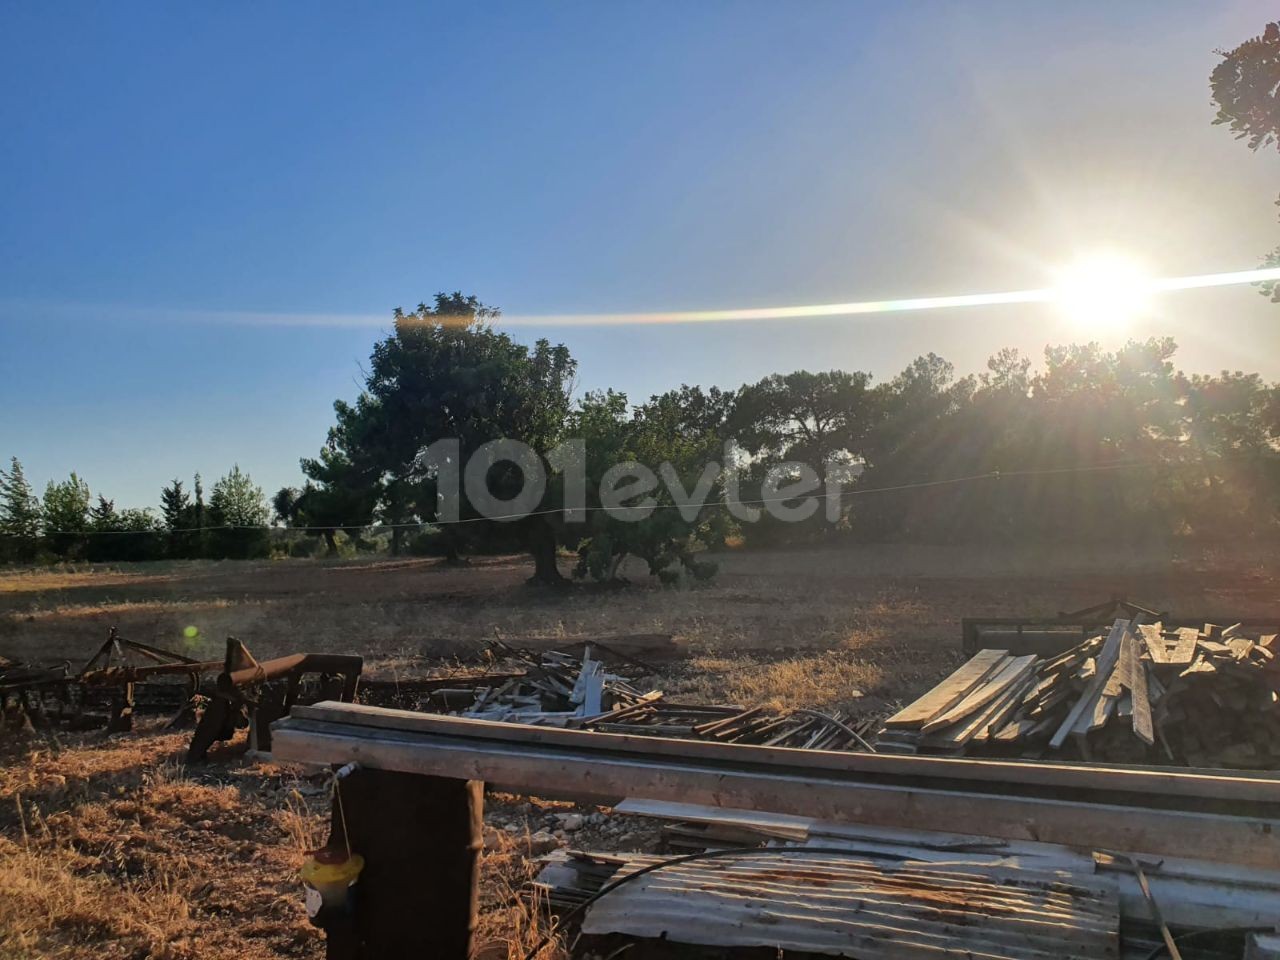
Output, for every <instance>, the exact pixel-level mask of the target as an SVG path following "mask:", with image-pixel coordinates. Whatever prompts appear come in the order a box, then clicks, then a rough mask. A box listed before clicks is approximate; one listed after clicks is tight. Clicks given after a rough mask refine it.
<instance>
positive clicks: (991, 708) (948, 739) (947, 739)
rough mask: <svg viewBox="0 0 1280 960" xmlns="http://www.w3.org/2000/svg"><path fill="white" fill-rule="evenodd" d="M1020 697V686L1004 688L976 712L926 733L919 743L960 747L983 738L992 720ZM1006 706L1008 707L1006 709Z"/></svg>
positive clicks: (1015, 704)
mask: <svg viewBox="0 0 1280 960" xmlns="http://www.w3.org/2000/svg"><path fill="white" fill-rule="evenodd" d="M1024 682H1025V681H1024ZM1021 698H1022V688H1021V687H1020V686H1014V687H1010V688H1006V689H1005V691H1004V693H1002V694H1000V695H999V696H998V697H997V698H996V699H995V700H993V701H991V702H990V703H988V704H986V705H985V706H983V707H981V708H980V709H979V710H978V712H977V713H975V714H973V715H971V716H969V717H966V718H965V719H963V720H961V721H960V722H959V723H956V724H954V725H953V726H951V727H950V728H949V729H946V730H940V731H938V732H936V733H932V734H927V735H926V736H925V737H924V738H923V739H922V740H921V743H923V744H927V745H929V746H937V747H962V746H964V745H965V744H966V743H968V742H969V741H970V740H985V739H986V736H987V734H986V731H987V728H988V727H989V726H990V725H991V723H992V722H993V720H994V719H995V718H996V717H998V716H1000V715H1002V714H1003V715H1007V713H1010V712H1012V710H1013V709H1016V708H1017V706H1018V703H1019V701H1020V700H1021ZM1006 708H1009V709H1008V710H1007V711H1006Z"/></svg>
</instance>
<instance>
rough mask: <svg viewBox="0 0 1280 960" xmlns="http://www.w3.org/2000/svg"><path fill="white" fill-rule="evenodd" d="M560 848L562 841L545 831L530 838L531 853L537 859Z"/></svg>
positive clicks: (540, 831)
mask: <svg viewBox="0 0 1280 960" xmlns="http://www.w3.org/2000/svg"><path fill="white" fill-rule="evenodd" d="M559 847H560V841H559V840H557V839H556V838H555V837H553V836H552V835H551V834H549V833H547V832H546V831H545V830H539V831H538V832H537V833H535V834H534V835H533V836H531V837H530V838H529V852H530V853H531V854H533V855H534V856H535V857H536V856H539V855H541V854H544V853H550V852H551V851H552V850H557V849H559Z"/></svg>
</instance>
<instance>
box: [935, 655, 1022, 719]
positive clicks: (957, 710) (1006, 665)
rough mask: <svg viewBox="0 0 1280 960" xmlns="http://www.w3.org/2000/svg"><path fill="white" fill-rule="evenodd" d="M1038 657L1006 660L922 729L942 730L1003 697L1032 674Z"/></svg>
mask: <svg viewBox="0 0 1280 960" xmlns="http://www.w3.org/2000/svg"><path fill="white" fill-rule="evenodd" d="M1037 659H1039V658H1038V657H1036V655H1035V654H1034V653H1032V654H1028V655H1027V656H1025V657H1011V658H1010V659H1008V660H1005V661H1004V662H1003V663H1002V664H1001V666H1000V669H999V670H998V671H997V672H996V673H994V674H992V675H991V677H990V679H987V680H984V681H983V682H982V684H981V686H979V687H978V689H976V690H974V691H973V692H972V693H970V694H969V695H968V696H967V697H965V698H964V699H963V700H961V701H960V702H959V703H957V704H956V705H955V706H953V707H951V708H950V709H949V710H946V711H944V712H942V713H940V714H938V716H936V717H934V718H933V719H932V720H930V721H928V722H927V723H925V724H924V726H922V727H921V728H920V729H921V730H923V731H924V732H925V733H932V732H933V731H934V730H941V729H943V728H945V727H949V726H951V725H952V724H953V723H957V722H959V721H961V720H963V719H965V718H966V717H969V716H972V715H973V714H974V713H976V712H978V711H979V710H981V709H982V708H983V707H985V706H986V705H987V704H989V703H991V701H993V700H996V699H998V698H1000V697H1002V696H1003V695H1004V693H1005V692H1006V691H1007V690H1008V689H1009V688H1010V687H1011V686H1013V685H1014V684H1019V682H1020V681H1021V680H1022V679H1023V678H1025V677H1027V676H1030V674H1031V671H1032V668H1033V667H1034V666H1035V662H1036V660H1037Z"/></svg>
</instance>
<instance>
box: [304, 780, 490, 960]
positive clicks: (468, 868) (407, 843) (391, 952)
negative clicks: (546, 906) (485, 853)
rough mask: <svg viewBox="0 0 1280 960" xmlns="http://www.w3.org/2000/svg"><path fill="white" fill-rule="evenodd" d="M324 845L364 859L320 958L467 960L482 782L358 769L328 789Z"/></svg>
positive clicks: (472, 926) (474, 903)
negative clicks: (332, 798) (334, 794)
mask: <svg viewBox="0 0 1280 960" xmlns="http://www.w3.org/2000/svg"><path fill="white" fill-rule="evenodd" d="M338 789H339V791H340V793H341V810H339V808H338V804H337V803H335V804H334V809H333V815H332V820H331V840H330V844H331V845H332V846H341V845H342V836H343V823H344V822H345V824H346V835H347V838H348V839H349V841H350V846H351V851H352V852H353V853H358V854H360V855H361V856H363V857H364V860H365V866H364V871H363V872H362V873H361V875H360V881H359V883H358V884H357V885H356V887H355V888H354V893H355V897H354V904H355V908H354V916H353V918H352V923H351V924H350V925H349V926H348V925H335V926H332V927H330V928H329V929H328V930H327V934H328V936H327V953H326V956H327V957H328V960H381V958H391V957H431V958H433V960H436V958H438V960H468V958H469V957H470V954H471V935H472V932H473V931H474V929H475V924H476V908H477V900H478V896H479V859H480V850H481V849H482V847H483V838H482V837H483V835H482V832H481V831H482V828H483V822H482V821H483V816H484V784H483V783H481V782H479V781H470V782H468V781H466V780H454V779H450V778H445V777H428V776H418V775H415V774H407V773H392V772H388V771H384V770H369V769H364V768H361V769H358V770H356V771H355V772H353V773H352V774H350V775H349V776H347V777H345V778H343V779H342V780H340V781H339V782H338Z"/></svg>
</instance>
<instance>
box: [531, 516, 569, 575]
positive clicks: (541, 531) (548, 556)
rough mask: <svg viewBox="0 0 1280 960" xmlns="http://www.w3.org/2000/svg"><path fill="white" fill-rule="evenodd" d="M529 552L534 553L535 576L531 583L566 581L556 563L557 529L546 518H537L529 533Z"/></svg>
mask: <svg viewBox="0 0 1280 960" xmlns="http://www.w3.org/2000/svg"><path fill="white" fill-rule="evenodd" d="M529 552H530V553H531V554H533V576H532V577H530V578H529V582H530V583H552V584H555V583H564V582H565V580H564V577H563V576H562V575H561V574H560V568H559V566H557V565H556V531H555V528H554V527H552V526H551V524H550V523H547V522H546V521H544V520H535V521H534V525H533V529H532V530H531V531H530V535H529Z"/></svg>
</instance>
